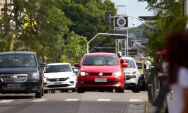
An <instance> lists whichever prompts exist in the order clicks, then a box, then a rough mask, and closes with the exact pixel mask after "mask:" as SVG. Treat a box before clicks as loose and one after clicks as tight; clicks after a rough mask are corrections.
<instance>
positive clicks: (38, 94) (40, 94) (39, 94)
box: [35, 89, 43, 98]
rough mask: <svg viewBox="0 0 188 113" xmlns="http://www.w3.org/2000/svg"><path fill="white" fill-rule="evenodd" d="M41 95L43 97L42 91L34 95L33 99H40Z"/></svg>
mask: <svg viewBox="0 0 188 113" xmlns="http://www.w3.org/2000/svg"><path fill="white" fill-rule="evenodd" d="M42 95H43V90H42V89H41V90H40V91H39V92H36V93H35V97H36V98H42Z"/></svg>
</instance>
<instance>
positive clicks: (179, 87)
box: [166, 32, 188, 113]
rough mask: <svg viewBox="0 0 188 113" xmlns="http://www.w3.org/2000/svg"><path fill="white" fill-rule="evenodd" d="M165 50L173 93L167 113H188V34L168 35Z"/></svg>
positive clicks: (176, 33)
mask: <svg viewBox="0 0 188 113" xmlns="http://www.w3.org/2000/svg"><path fill="white" fill-rule="evenodd" d="M166 49H167V51H168V55H167V59H168V63H169V65H168V76H169V84H170V89H171V90H172V91H173V93H172V101H171V106H170V109H169V113H188V33H187V32H172V33H170V35H169V36H168V37H167V40H166Z"/></svg>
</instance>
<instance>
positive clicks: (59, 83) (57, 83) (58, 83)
mask: <svg viewBox="0 0 188 113" xmlns="http://www.w3.org/2000/svg"><path fill="white" fill-rule="evenodd" d="M61 84H62V83H61V82H55V83H54V85H61Z"/></svg>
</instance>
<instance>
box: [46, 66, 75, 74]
mask: <svg viewBox="0 0 188 113" xmlns="http://www.w3.org/2000/svg"><path fill="white" fill-rule="evenodd" d="M55 72H72V70H71V67H70V65H50V66H47V67H46V70H45V73H55Z"/></svg>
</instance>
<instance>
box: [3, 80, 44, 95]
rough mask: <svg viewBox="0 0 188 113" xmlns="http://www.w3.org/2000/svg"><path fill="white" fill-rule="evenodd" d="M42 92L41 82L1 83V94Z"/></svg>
mask: <svg viewBox="0 0 188 113" xmlns="http://www.w3.org/2000/svg"><path fill="white" fill-rule="evenodd" d="M40 90H41V83H39V82H22V83H0V93H36V92H39V91H40Z"/></svg>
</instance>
